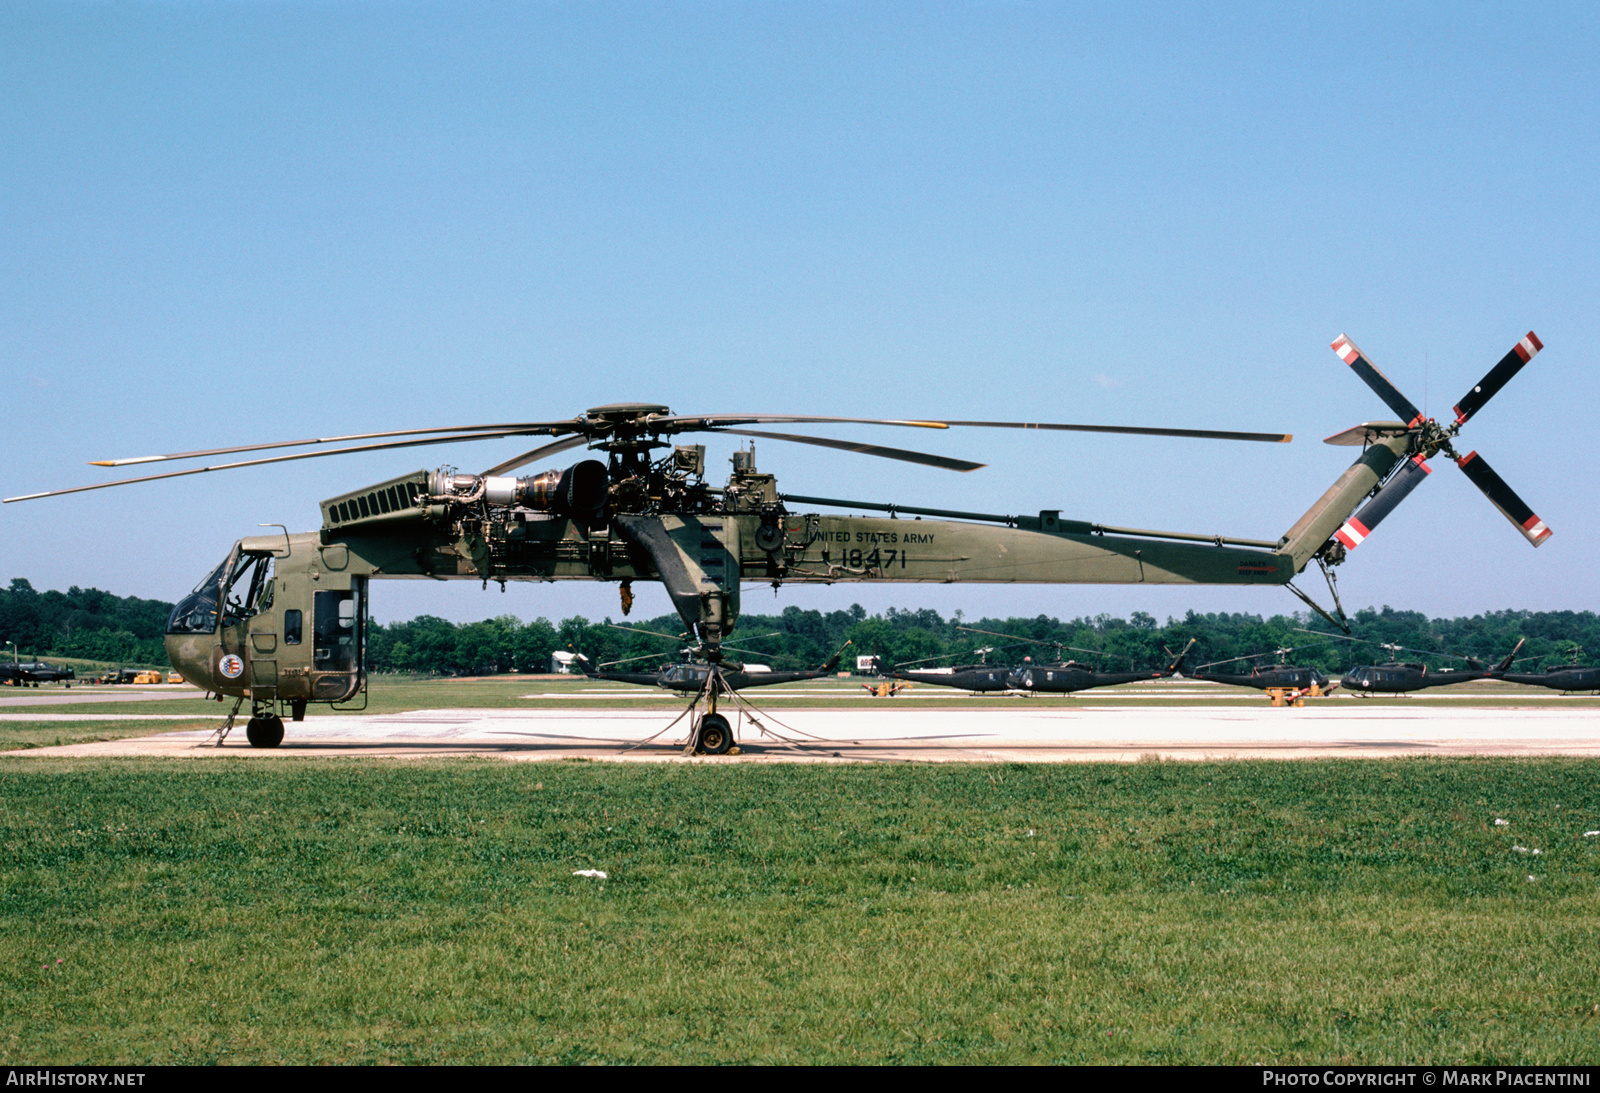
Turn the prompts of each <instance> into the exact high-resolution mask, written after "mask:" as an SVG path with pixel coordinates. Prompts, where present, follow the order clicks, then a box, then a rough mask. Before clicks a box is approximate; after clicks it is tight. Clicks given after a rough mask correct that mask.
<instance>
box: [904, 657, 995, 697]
mask: <svg viewBox="0 0 1600 1093" xmlns="http://www.w3.org/2000/svg"><path fill="white" fill-rule="evenodd" d="M1002 648H1006V647H1005V646H1002ZM977 652H978V654H979V655H980V657H982V658H983V660H984V663H980V664H962V665H958V666H957V667H955V668H951V669H948V670H946V671H941V672H932V671H929V672H910V671H906V669H907V668H910V667H913V666H914V665H916V664H920V663H923V662H922V661H912V662H909V663H907V664H905V665H899V664H896V665H895V666H894V667H892V668H883V667H881V666H880V667H879V668H878V674H879V675H880V676H883V677H884V678H885V679H896V680H900V681H901V682H904V683H931V684H933V685H935V686H938V687H958V688H960V689H961V690H964V691H971V692H973V693H974V694H998V693H1000V692H1001V691H1009V690H1010V689H1011V669H1010V668H1009V667H1006V666H1003V665H999V664H989V663H987V661H988V654H990V653H992V652H995V650H994V649H992V648H990V649H979V650H977ZM955 655H959V654H948V655H947V656H955ZM929 659H930V660H945V659H947V657H930V658H929ZM891 693H892V692H891Z"/></svg>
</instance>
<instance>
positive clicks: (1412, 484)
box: [1333, 455, 1433, 550]
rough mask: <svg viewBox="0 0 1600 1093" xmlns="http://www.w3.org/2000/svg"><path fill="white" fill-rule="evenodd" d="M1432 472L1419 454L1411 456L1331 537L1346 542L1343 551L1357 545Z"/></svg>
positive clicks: (1352, 548)
mask: <svg viewBox="0 0 1600 1093" xmlns="http://www.w3.org/2000/svg"><path fill="white" fill-rule="evenodd" d="M1432 473H1433V469H1432V468H1431V467H1429V466H1428V464H1427V461H1426V460H1425V459H1424V458H1423V457H1422V456H1420V455H1414V456H1412V457H1411V458H1410V459H1408V460H1406V461H1405V463H1403V464H1402V465H1401V467H1400V469H1399V470H1398V471H1396V472H1395V473H1394V477H1392V478H1390V479H1389V481H1387V482H1385V483H1384V484H1383V488H1382V489H1380V490H1379V491H1378V492H1377V493H1376V494H1375V495H1373V498H1372V500H1371V501H1368V502H1367V503H1366V504H1365V505H1363V506H1362V507H1361V511H1360V512H1358V513H1356V514H1355V515H1354V516H1352V517H1350V519H1348V520H1346V521H1345V522H1344V526H1342V527H1341V528H1340V529H1339V530H1338V531H1336V532H1334V533H1333V537H1334V538H1335V539H1337V540H1339V542H1341V543H1343V544H1344V545H1345V549H1346V550H1354V549H1355V548H1356V547H1358V546H1360V545H1361V543H1362V542H1363V541H1364V540H1365V539H1366V537H1367V536H1369V535H1371V534H1372V529H1373V528H1375V527H1377V526H1378V523H1379V522H1380V521H1381V520H1382V519H1383V518H1384V517H1385V516H1388V515H1389V514H1390V513H1391V512H1393V511H1394V509H1395V506H1396V505H1398V504H1399V503H1400V502H1402V501H1404V500H1405V499H1406V498H1407V497H1408V496H1409V495H1410V493H1411V491H1412V490H1414V489H1416V488H1417V487H1418V486H1420V485H1422V483H1423V482H1424V481H1425V480H1426V479H1427V477H1428V475H1430V474H1432Z"/></svg>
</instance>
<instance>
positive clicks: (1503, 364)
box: [1452, 330, 1544, 425]
mask: <svg viewBox="0 0 1600 1093" xmlns="http://www.w3.org/2000/svg"><path fill="white" fill-rule="evenodd" d="M1543 348H1544V343H1543V342H1541V341H1540V340H1539V335H1537V334H1535V333H1534V332H1533V331H1531V330H1530V331H1528V336H1527V337H1526V338H1523V339H1522V340H1521V341H1520V342H1518V343H1517V344H1516V345H1514V346H1512V347H1511V352H1509V353H1507V354H1506V355H1505V356H1503V357H1501V358H1500V363H1498V364H1496V365H1495V366H1494V367H1493V368H1491V369H1489V372H1488V374H1487V375H1485V376H1484V377H1483V378H1482V379H1481V380H1479V381H1478V382H1477V384H1476V385H1474V386H1473V388H1472V390H1470V391H1468V392H1467V393H1466V396H1465V397H1464V398H1463V399H1462V400H1461V401H1460V402H1458V403H1456V405H1455V406H1454V407H1452V409H1454V410H1455V412H1456V424H1457V425H1462V424H1465V423H1466V420H1467V419H1468V418H1469V417H1471V416H1472V415H1473V414H1475V413H1477V412H1478V411H1479V410H1481V409H1483V404H1484V403H1486V402H1488V401H1489V400H1490V399H1492V398H1494V396H1495V395H1496V394H1498V393H1499V391H1500V388H1502V387H1504V386H1505V385H1506V384H1507V383H1510V382H1511V377H1512V376H1514V375H1516V374H1517V373H1518V372H1520V371H1522V366H1523V365H1525V364H1527V363H1528V362H1529V361H1531V360H1533V357H1534V354H1536V353H1538V352H1539V350H1541V349H1543Z"/></svg>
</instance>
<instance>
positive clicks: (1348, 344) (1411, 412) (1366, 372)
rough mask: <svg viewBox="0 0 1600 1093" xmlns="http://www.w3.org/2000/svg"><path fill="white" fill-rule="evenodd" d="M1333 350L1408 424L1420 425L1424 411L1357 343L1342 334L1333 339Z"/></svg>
mask: <svg viewBox="0 0 1600 1093" xmlns="http://www.w3.org/2000/svg"><path fill="white" fill-rule="evenodd" d="M1333 351H1334V352H1335V353H1337V354H1339V359H1340V360H1342V361H1344V363H1346V364H1348V365H1349V366H1350V367H1351V368H1352V369H1353V370H1354V371H1355V374H1356V375H1358V376H1360V377H1361V382H1363V383H1365V384H1366V385H1367V386H1368V387H1370V388H1372V390H1373V391H1374V392H1376V394H1377V396H1378V397H1379V398H1381V399H1382V400H1383V401H1384V402H1385V404H1387V405H1388V407H1389V409H1391V410H1393V411H1394V412H1395V413H1396V414H1398V415H1399V416H1400V419H1401V420H1402V421H1404V422H1405V423H1406V424H1407V425H1418V424H1421V422H1422V421H1423V420H1424V419H1423V415H1422V411H1421V410H1419V409H1417V408H1416V407H1415V406H1413V405H1412V403H1411V400H1410V399H1408V398H1406V397H1405V396H1404V395H1402V394H1401V393H1400V389H1399V388H1398V387H1396V386H1395V385H1394V384H1392V383H1390V382H1389V377H1388V376H1385V375H1384V374H1383V373H1382V372H1380V371H1378V370H1377V369H1376V368H1374V367H1373V365H1372V362H1371V361H1369V360H1367V358H1366V356H1365V355H1363V354H1362V352H1361V350H1359V349H1357V348H1356V343H1355V342H1353V341H1351V340H1350V339H1349V338H1348V337H1346V336H1345V335H1343V334H1340V335H1339V336H1338V337H1337V338H1335V339H1334V340H1333Z"/></svg>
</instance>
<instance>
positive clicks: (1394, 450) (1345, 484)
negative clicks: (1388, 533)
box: [1279, 430, 1421, 573]
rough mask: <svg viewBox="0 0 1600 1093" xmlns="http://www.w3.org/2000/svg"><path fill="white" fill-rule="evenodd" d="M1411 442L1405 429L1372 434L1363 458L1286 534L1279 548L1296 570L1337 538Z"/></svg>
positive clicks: (1302, 567)
mask: <svg viewBox="0 0 1600 1093" xmlns="http://www.w3.org/2000/svg"><path fill="white" fill-rule="evenodd" d="M1352 432H1354V430H1352ZM1340 435H1341V436H1344V435H1346V434H1340ZM1358 442H1359V441H1358ZM1410 444H1411V437H1410V434H1409V433H1408V432H1404V431H1402V432H1400V433H1399V434H1398V435H1382V434H1376V435H1372V444H1371V446H1370V447H1368V448H1367V450H1366V451H1364V452H1362V453H1361V458H1359V459H1357V460H1356V461H1355V462H1354V463H1352V464H1350V466H1349V468H1348V469H1347V470H1346V471H1345V472H1344V473H1343V474H1342V475H1340V476H1339V480H1338V481H1337V482H1335V483H1334V484H1333V485H1332V486H1330V487H1328V491H1327V492H1326V493H1324V494H1323V495H1322V496H1321V497H1319V498H1318V499H1317V503H1316V504H1314V505H1312V506H1311V507H1310V508H1309V509H1307V510H1306V511H1305V514H1304V515H1303V516H1301V517H1300V519H1298V520H1296V521H1295V523H1294V526H1293V527H1291V528H1290V529H1289V530H1288V531H1287V532H1286V533H1284V544H1283V546H1282V547H1281V548H1279V549H1280V551H1281V552H1282V553H1284V554H1288V555H1290V556H1291V557H1292V558H1293V559H1294V571H1295V572H1296V573H1298V572H1300V571H1301V570H1302V569H1304V568H1305V567H1306V563H1308V562H1309V561H1311V559H1312V558H1313V557H1314V556H1315V555H1316V553H1317V552H1318V551H1319V550H1321V549H1322V548H1323V546H1324V545H1325V544H1326V543H1327V542H1328V541H1329V540H1330V539H1333V538H1335V534H1336V533H1337V532H1338V531H1340V530H1341V528H1343V526H1344V525H1345V523H1346V522H1347V521H1348V520H1349V519H1350V516H1351V514H1352V513H1354V512H1355V511H1356V508H1357V507H1358V506H1359V505H1360V504H1361V502H1362V501H1364V500H1365V499H1366V497H1367V495H1368V494H1369V493H1371V492H1372V491H1373V489H1374V488H1375V487H1376V486H1377V485H1378V483H1380V482H1382V481H1383V480H1384V479H1385V478H1386V477H1387V476H1388V474H1389V472H1390V471H1391V470H1393V469H1394V465H1395V464H1396V463H1398V462H1400V460H1401V459H1403V458H1404V457H1405V455H1406V450H1407V448H1409V447H1410ZM1418 477H1421V476H1418ZM1413 485H1415V483H1413ZM1378 500H1379V498H1373V504H1376V503H1377V501H1378ZM1369 507H1371V506H1369ZM1388 507H1389V508H1393V507H1394V505H1393V504H1390V505H1389V506H1388ZM1383 515H1387V509H1386V510H1385V511H1384V512H1383V513H1382V514H1380V516H1379V519H1381V518H1382V516H1383ZM1356 541H1357V542H1359V541H1360V540H1359V539H1357V540H1356Z"/></svg>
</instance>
